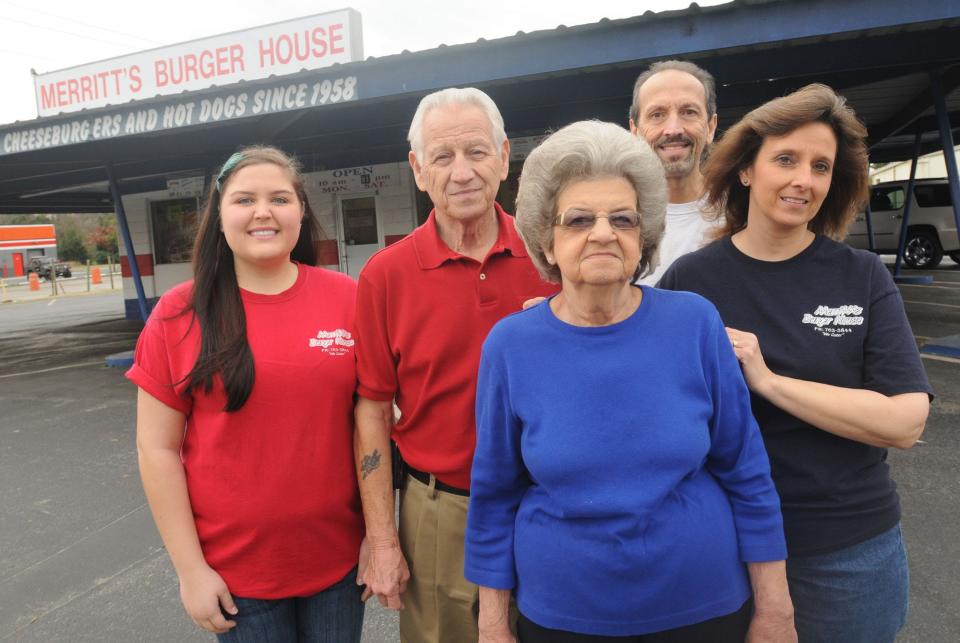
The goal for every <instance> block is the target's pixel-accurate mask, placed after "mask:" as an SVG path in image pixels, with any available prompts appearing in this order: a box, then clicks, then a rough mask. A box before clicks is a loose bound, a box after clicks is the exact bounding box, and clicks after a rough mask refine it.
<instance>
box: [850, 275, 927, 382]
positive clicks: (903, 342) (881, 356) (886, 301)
mask: <svg viewBox="0 0 960 643" xmlns="http://www.w3.org/2000/svg"><path fill="white" fill-rule="evenodd" d="M871 281H872V284H873V288H872V292H871V297H870V315H869V326H868V329H867V336H866V341H865V342H864V350H863V387H864V388H865V389H868V390H871V391H876V392H877V393H882V394H883V395H899V394H901V393H919V392H923V393H927V394H928V395H930V397H931V399H932V397H933V389H932V388H931V387H930V383H929V381H928V380H927V375H926V371H924V368H923V363H922V362H921V359H920V355H919V353H918V352H917V343H916V340H914V337H913V331H912V330H911V328H910V322H909V321H908V320H907V313H906V311H905V310H904V307H903V299H902V298H901V297H900V291H899V290H898V289H897V286H896V284H895V283H894V281H893V278H892V277H891V276H890V273H889V272H888V271H887V269H886V267H885V266H884V265H883V263H882V262H881V261H880V258H879V257H874V261H873V265H872V273H871Z"/></svg>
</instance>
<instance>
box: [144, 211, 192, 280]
mask: <svg viewBox="0 0 960 643" xmlns="http://www.w3.org/2000/svg"><path fill="white" fill-rule="evenodd" d="M197 210H198V201H197V199H196V198H189V199H173V200H171V201H154V202H153V203H151V204H150V220H151V223H152V228H153V260H154V263H157V264H171V263H189V262H190V256H191V253H192V251H193V238H194V236H196V233H197V218H198V215H197Z"/></svg>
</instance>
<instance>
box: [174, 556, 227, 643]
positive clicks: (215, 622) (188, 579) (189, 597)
mask: <svg viewBox="0 0 960 643" xmlns="http://www.w3.org/2000/svg"><path fill="white" fill-rule="evenodd" d="M180 600H181V601H182V602H183V607H184V609H186V610H187V615H188V616H189V617H190V618H191V619H193V622H194V623H196V624H197V627H201V628H203V629H205V630H207V631H208V632H213V633H214V634H223V633H224V632H227V631H229V630H230V629H232V628H234V627H236V625H237V623H236V621H228V620H227V619H226V618H224V616H223V612H224V611H225V612H227V613H228V614H232V615H236V614H237V606H236V605H235V604H234V603H233V597H232V596H231V595H230V590H229V589H227V584H226V583H225V582H223V579H222V578H221V577H220V574H218V573H217V572H215V571H213V569H211V568H210V567H209V566H206V565H204V566H203V567H200V568H198V569H196V570H193V571H191V572H188V573H186V574H183V575H181V576H180Z"/></svg>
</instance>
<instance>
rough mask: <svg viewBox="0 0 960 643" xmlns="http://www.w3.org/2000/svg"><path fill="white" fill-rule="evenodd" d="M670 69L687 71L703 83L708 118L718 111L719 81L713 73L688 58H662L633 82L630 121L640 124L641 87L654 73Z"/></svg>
mask: <svg viewBox="0 0 960 643" xmlns="http://www.w3.org/2000/svg"><path fill="white" fill-rule="evenodd" d="M669 70H674V71H683V72H686V73H688V74H690V75H691V76H693V77H694V78H696V79H697V80H699V81H700V84H701V85H703V96H704V99H705V101H706V107H707V120H710V119H711V118H713V115H714V114H716V113H717V83H716V81H715V80H714V79H713V74H711V73H710V72H708V71H707V70H706V69H703V68H702V67H698V66H697V65H694V64H693V63H692V62H687V61H686V60H661V61H660V62H655V63H653V64H652V65H650V66H649V67H647V70H646V71H645V72H643V73H642V74H640V75H639V76H637V82H635V83H634V84H633V102H632V103H631V104H630V115H629V117H630V121H631V122H632V123H634V124H638V122H639V121H638V120H637V119H638V118H639V117H640V88H641V87H642V86H643V84H644V83H645V82H647V81H648V80H650V77H651V76H653V75H654V74H658V73H660V72H661V71H669Z"/></svg>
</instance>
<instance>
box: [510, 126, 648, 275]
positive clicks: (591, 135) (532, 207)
mask: <svg viewBox="0 0 960 643" xmlns="http://www.w3.org/2000/svg"><path fill="white" fill-rule="evenodd" d="M611 177H622V178H624V179H626V180H627V181H628V182H629V183H630V185H631V186H632V187H633V189H634V190H635V191H636V193H637V212H639V213H640V231H639V235H640V263H639V265H638V266H637V271H636V273H635V274H634V279H637V278H639V277H642V276H644V275H647V274H649V273H651V272H653V270H654V269H655V268H656V267H657V263H658V257H657V250H658V248H659V247H660V240H661V239H662V238H663V229H664V218H665V217H666V212H667V181H666V179H665V178H664V176H663V165H662V164H661V163H660V158H659V157H658V156H657V155H656V154H655V153H654V152H653V150H652V149H650V146H649V145H648V144H647V142H646V141H644V140H643V139H640V138H638V137H636V136H633V135H632V134H630V132H628V131H627V130H625V129H623V128H622V127H620V126H619V125H614V124H613V123H602V122H600V121H580V122H578V123H573V124H571V125H567V126H566V127H564V128H563V129H561V130H558V131H556V132H554V133H553V134H551V135H550V136H549V137H547V139H546V140H544V141H543V142H542V143H541V144H540V145H539V146H538V147H537V148H536V149H535V150H533V151H532V152H531V153H530V156H528V157H527V160H526V162H525V163H524V164H523V171H522V172H521V174H520V187H519V188H518V190H517V207H516V217H517V231H518V232H519V233H520V237H521V238H522V239H523V243H524V245H526V247H527V252H528V253H529V254H530V258H531V259H532V260H533V263H534V265H535V266H536V267H537V270H538V271H540V275H541V276H542V277H543V278H544V279H545V280H547V281H550V282H553V283H559V282H560V269H559V268H558V267H557V266H555V265H551V264H550V263H549V262H548V261H547V257H546V252H545V251H551V250H553V221H554V219H555V218H556V216H557V198H558V197H559V195H560V193H561V192H563V190H564V188H566V187H567V186H568V185H569V184H570V183H572V182H574V181H582V180H590V179H602V178H611Z"/></svg>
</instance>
